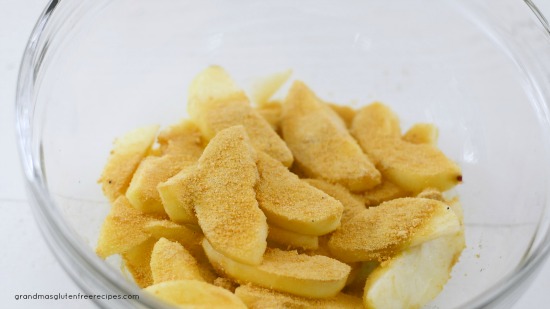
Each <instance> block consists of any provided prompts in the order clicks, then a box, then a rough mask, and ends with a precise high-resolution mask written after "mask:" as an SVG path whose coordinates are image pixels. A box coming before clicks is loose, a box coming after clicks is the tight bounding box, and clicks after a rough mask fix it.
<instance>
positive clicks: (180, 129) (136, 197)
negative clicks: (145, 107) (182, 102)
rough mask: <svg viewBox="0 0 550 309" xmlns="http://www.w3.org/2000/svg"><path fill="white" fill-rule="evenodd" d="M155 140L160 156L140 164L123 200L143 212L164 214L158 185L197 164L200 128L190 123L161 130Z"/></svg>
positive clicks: (200, 142)
mask: <svg viewBox="0 0 550 309" xmlns="http://www.w3.org/2000/svg"><path fill="white" fill-rule="evenodd" d="M158 139H159V144H160V145H161V149H162V151H163V153H162V154H161V155H160V156H148V157H146V158H145V159H143V161H141V163H140V164H139V167H138V168H137V170H136V171H135V173H134V175H133V177H132V181H131V182H130V186H129V187H128V190H127V191H126V197H127V198H128V200H129V201H130V204H132V206H134V208H136V209H138V210H140V211H142V212H146V213H159V214H164V213H165V211H164V207H163V205H162V202H161V199H160V196H159V193H158V191H157V185H158V184H159V183H161V182H163V181H166V180H167V179H169V178H170V177H172V176H174V175H176V174H177V173H178V172H179V171H181V170H182V169H183V168H185V167H188V166H191V165H193V164H196V162H197V160H198V159H199V157H200V156H201V154H202V150H203V147H202V141H201V136H200V131H199V128H198V127H197V126H196V125H194V124H193V123H191V122H189V121H183V122H182V123H180V124H178V125H175V126H171V127H169V128H167V129H166V130H163V131H162V132H161V133H160V134H159V138H158Z"/></svg>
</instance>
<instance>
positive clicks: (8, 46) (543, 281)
mask: <svg viewBox="0 0 550 309" xmlns="http://www.w3.org/2000/svg"><path fill="white" fill-rule="evenodd" d="M539 2H540V3H539ZM47 3H48V1H47V0H0V142H1V144H2V145H4V146H3V147H2V151H1V152H0V214H2V217H3V218H4V219H3V223H2V224H0V233H1V234H2V237H0V239H1V240H0V241H1V247H0V248H2V249H0V307H1V308H74V307H76V306H78V307H79V308H80V309H87V308H95V306H94V304H93V303H92V302H91V301H89V300H72V301H71V300H58V301H53V300H50V301H45V300H42V301H38V300H19V301H17V300H15V295H16V294H35V293H39V294H57V293H62V294H64V293H70V294H71V293H72V294H75V293H78V292H80V290H79V288H78V287H77V286H76V285H75V284H74V283H73V282H72V281H71V279H70V278H69V277H68V276H67V275H66V274H65V272H64V271H63V269H62V268H61V266H60V265H59V263H58V262H57V261H56V259H55V258H54V256H53V255H52V253H51V252H50V250H49V248H48V247H47V245H46V244H45V242H44V239H43V238H42V235H41V234H40V232H39V230H38V228H37V226H36V223H35V221H34V218H33V216H32V213H31V210H30V206H29V205H28V203H27V199H26V196H25V191H24V188H23V179H22V176H21V168H20V167H19V159H18V154H17V150H16V140H15V130H14V97H15V86H16V79H17V72H18V68H19V62H20V60H21V55H22V53H23V49H24V46H25V44H26V41H27V38H28V36H29V34H30V32H31V30H32V27H33V26H34V23H35V21H36V19H37V18H38V16H39V14H40V13H41V11H42V9H43V8H44V6H45V5H46V4H47ZM537 3H538V4H539V6H540V8H541V10H542V11H543V13H546V16H550V1H547V0H542V1H538V2H537ZM549 292H550V262H547V263H546V265H545V266H544V268H543V270H542V272H541V273H540V274H539V275H538V277H537V279H536V280H535V282H534V283H533V284H532V286H531V287H530V288H529V289H528V291H527V292H526V293H525V294H524V295H523V296H522V297H521V299H520V300H519V301H518V302H517V304H516V305H515V306H514V308H545V307H546V308H547V306H548V304H549V303H550V293H549Z"/></svg>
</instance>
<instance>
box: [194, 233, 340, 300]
mask: <svg viewBox="0 0 550 309" xmlns="http://www.w3.org/2000/svg"><path fill="white" fill-rule="evenodd" d="M203 248H204V251H205V252H206V256H207V257H208V260H209V261H210V263H211V264H212V266H214V268H215V269H216V271H218V272H220V273H222V274H224V275H225V276H226V277H230V278H233V279H235V280H236V281H237V282H241V283H246V282H250V283H254V284H257V285H260V286H263V287H267V288H271V289H273V290H276V291H281V292H287V293H290V294H293V295H298V296H304V297H312V298H325V297H333V296H336V295H337V294H338V292H340V290H341V289H342V288H343V287H344V285H345V284H346V280H347V278H348V275H349V272H350V267H349V266H348V265H346V264H344V263H342V262H339V261H337V260H335V259H332V258H329V257H326V256H321V255H316V256H309V255H306V254H298V253H297V252H296V251H282V250H279V249H272V248H268V249H267V250H266V253H265V255H264V258H263V261H262V263H261V264H260V265H247V264H243V263H239V262H237V261H235V260H232V259H230V258H228V257H226V256H224V255H223V254H221V253H219V252H217V251H216V250H214V248H213V247H212V246H211V245H210V244H209V243H208V241H207V240H206V239H205V240H204V241H203Z"/></svg>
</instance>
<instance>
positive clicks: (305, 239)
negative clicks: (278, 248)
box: [267, 225, 319, 250]
mask: <svg viewBox="0 0 550 309" xmlns="http://www.w3.org/2000/svg"><path fill="white" fill-rule="evenodd" d="M267 241H268V242H273V243H276V244H279V245H283V246H287V247H291V248H302V249H310V250H315V249H317V248H319V237H317V236H312V235H304V234H299V233H296V232H292V231H288V230H285V229H282V228H279V227H276V226H274V225H271V226H269V233H268V234H267Z"/></svg>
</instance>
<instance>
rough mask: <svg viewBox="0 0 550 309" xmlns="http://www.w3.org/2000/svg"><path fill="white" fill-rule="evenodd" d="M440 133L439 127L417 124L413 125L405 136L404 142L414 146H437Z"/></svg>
mask: <svg viewBox="0 0 550 309" xmlns="http://www.w3.org/2000/svg"><path fill="white" fill-rule="evenodd" d="M438 135H439V132H438V130H437V127H436V126H435V125H433V124H431V123H417V124H415V125H413V126H412V127H411V128H410V129H409V130H407V132H405V134H403V140H404V141H406V142H409V143H413V144H429V145H434V146H435V145H436V144H437V137H438Z"/></svg>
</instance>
